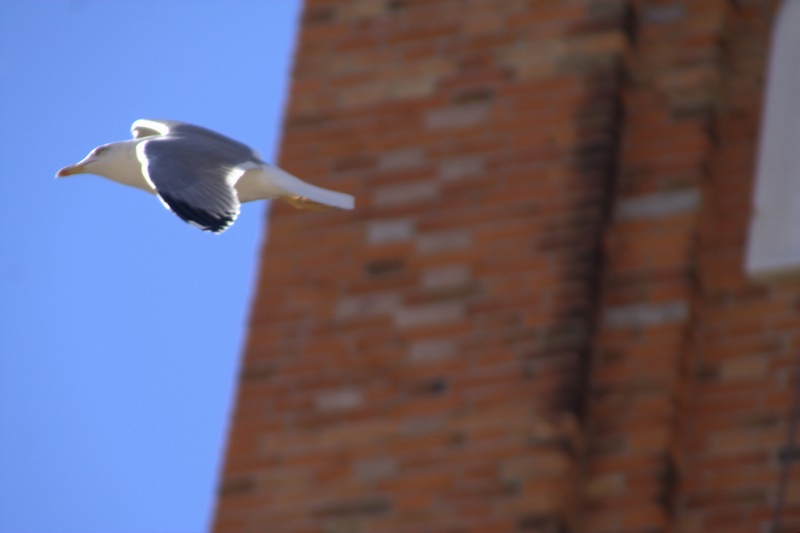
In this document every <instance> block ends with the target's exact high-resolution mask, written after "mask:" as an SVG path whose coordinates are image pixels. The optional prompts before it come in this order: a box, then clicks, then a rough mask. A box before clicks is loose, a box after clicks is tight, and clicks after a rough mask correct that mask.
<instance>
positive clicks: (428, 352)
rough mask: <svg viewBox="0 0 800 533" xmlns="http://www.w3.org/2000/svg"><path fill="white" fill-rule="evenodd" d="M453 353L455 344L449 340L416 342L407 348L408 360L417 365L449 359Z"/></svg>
mask: <svg viewBox="0 0 800 533" xmlns="http://www.w3.org/2000/svg"><path fill="white" fill-rule="evenodd" d="M455 353H456V346H455V343H454V342H453V341H452V340H449V339H425V340H418V341H414V342H412V343H410V344H409V346H408V358H409V359H410V360H411V361H414V362H418V363H419V362H433V361H441V360H444V359H449V358H451V357H452V356H453V355H455Z"/></svg>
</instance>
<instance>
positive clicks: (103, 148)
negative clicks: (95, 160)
mask: <svg viewBox="0 0 800 533" xmlns="http://www.w3.org/2000/svg"><path fill="white" fill-rule="evenodd" d="M106 150H108V146H98V147H97V148H95V149H94V154H93V155H94V156H95V157H97V156H98V155H100V154H102V153H103V152H105V151H106Z"/></svg>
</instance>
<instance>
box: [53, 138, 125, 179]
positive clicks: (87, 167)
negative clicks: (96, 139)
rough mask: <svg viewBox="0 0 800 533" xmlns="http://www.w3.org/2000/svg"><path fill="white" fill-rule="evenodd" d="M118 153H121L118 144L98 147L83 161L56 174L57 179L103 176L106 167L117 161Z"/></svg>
mask: <svg viewBox="0 0 800 533" xmlns="http://www.w3.org/2000/svg"><path fill="white" fill-rule="evenodd" d="M117 151H119V147H118V146H117V145H116V143H111V144H104V145H103V146H98V147H97V148H95V149H94V150H92V151H91V152H89V155H87V156H86V157H84V158H83V160H81V161H79V162H77V163H75V164H74V165H69V166H66V167H64V168H62V169H61V170H59V171H58V172H56V177H57V178H64V177H66V176H72V175H73V174H98V175H101V176H102V175H103V174H104V170H105V167H106V166H108V164H109V163H110V162H111V161H112V160H114V159H115V155H116V152H117Z"/></svg>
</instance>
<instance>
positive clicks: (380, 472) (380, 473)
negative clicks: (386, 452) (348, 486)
mask: <svg viewBox="0 0 800 533" xmlns="http://www.w3.org/2000/svg"><path fill="white" fill-rule="evenodd" d="M353 470H354V476H355V478H356V479H358V480H361V481H376V480H380V479H386V478H389V477H392V476H394V475H396V474H397V472H398V461H397V459H395V458H393V457H376V458H370V459H363V460H360V461H356V462H355V463H354V465H353Z"/></svg>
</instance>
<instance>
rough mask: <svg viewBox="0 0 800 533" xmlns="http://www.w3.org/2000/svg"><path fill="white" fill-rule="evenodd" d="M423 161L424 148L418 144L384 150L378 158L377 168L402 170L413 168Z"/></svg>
mask: <svg viewBox="0 0 800 533" xmlns="http://www.w3.org/2000/svg"><path fill="white" fill-rule="evenodd" d="M424 162H425V150H424V149H422V148H421V147H419V146H414V147H410V148H399V149H397V150H391V151H389V152H384V153H382V154H381V156H380V158H379V159H378V169H379V170H402V169H406V168H414V167H418V166H420V165H422V164H423V163H424Z"/></svg>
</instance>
